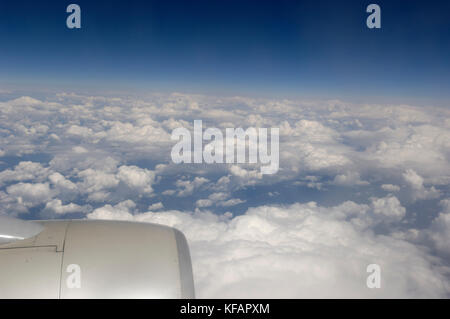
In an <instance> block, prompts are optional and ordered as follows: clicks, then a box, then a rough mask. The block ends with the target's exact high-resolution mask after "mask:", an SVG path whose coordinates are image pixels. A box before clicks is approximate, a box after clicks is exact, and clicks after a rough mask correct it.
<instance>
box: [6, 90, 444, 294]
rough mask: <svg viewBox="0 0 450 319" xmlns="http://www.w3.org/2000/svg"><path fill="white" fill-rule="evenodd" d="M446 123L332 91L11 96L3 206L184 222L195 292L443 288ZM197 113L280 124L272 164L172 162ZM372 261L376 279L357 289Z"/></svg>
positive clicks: (208, 120)
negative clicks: (297, 96)
mask: <svg viewBox="0 0 450 319" xmlns="http://www.w3.org/2000/svg"><path fill="white" fill-rule="evenodd" d="M0 94H1V93H0ZM449 118H450V111H449V110H448V108H442V107H433V106H428V107H426V108H425V107H418V106H412V105H403V104H400V105H389V104H384V105H379V104H354V103H348V102H342V101H338V100H328V101H303V100H288V99H262V98H249V97H214V96H202V95H194V94H182V93H172V94H149V95H146V96H145V97H138V96H95V95H94V96H92V95H89V96H87V95H80V94H74V93H59V94H56V95H54V96H52V95H47V96H45V97H41V98H39V99H36V98H35V97H30V96H23V97H19V98H17V99H13V100H9V101H8V100H7V98H5V99H2V100H1V102H0V145H1V149H0V165H1V171H0V209H1V210H2V211H3V212H4V213H7V214H11V215H21V214H29V215H31V217H32V218H51V217H58V218H65V217H70V216H72V215H71V214H78V216H87V217H89V218H102V219H104V218H106V219H121V220H136V221H146V222H156V223H162V224H167V225H171V226H175V227H178V228H180V229H181V230H182V231H184V232H185V233H186V235H187V237H188V239H189V241H190V244H191V250H192V256H193V261H194V270H195V280H196V284H197V291H198V295H199V296H201V297H320V296H321V297H352V296H355V297H398V296H401V297H442V296H449V289H448V285H449V282H450V279H449V278H450V277H449V276H450V275H449V274H450V271H449V254H450V252H449V250H448V247H449V246H448V242H449V240H450V239H449V238H448V234H449V233H450V226H449V225H450V223H449V217H448V216H449V214H450V212H449V210H448V207H449V205H448V198H450V193H449V187H448V185H449V184H450V163H449V161H450V121H449V120H448V119H449ZM196 119H201V120H203V123H204V128H206V127H217V128H219V129H221V130H223V129H225V128H227V127H235V128H239V127H241V128H243V129H247V128H248V127H250V126H252V127H256V128H259V127H262V128H264V127H265V128H272V127H278V128H279V129H280V145H279V146H280V147H279V150H280V163H279V164H280V169H279V171H278V172H277V173H276V174H274V175H262V174H261V173H260V167H258V165H253V164H252V165H246V164H232V163H230V164H214V165H203V164H191V165H187V164H174V163H172V161H171V158H170V152H171V147H172V146H173V144H174V142H173V141H171V139H170V135H171V131H172V130H173V129H174V128H177V127H185V128H187V129H189V130H192V125H193V121H194V120H196ZM394 195H395V196H394ZM312 201H313V202H312ZM146 210H148V211H146ZM369 263H377V264H379V265H380V266H381V269H382V274H383V275H382V276H383V277H382V278H383V279H382V288H381V289H380V290H369V289H367V287H366V286H365V278H366V276H367V273H366V271H365V270H366V268H365V267H366V266H367V265H368V264H369Z"/></svg>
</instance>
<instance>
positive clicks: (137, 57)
mask: <svg viewBox="0 0 450 319" xmlns="http://www.w3.org/2000/svg"><path fill="white" fill-rule="evenodd" d="M70 3H71V2H69V1H38V2H37V1H8V2H7V1H3V2H2V3H1V4H0V43H1V50H0V81H2V83H4V85H6V84H7V85H9V86H13V87H15V88H17V86H19V84H21V85H22V87H23V85H24V84H27V85H29V86H30V87H38V88H40V89H48V87H49V86H50V87H63V88H72V89H74V90H76V89H88V88H92V87H95V88H97V89H104V90H105V89H111V88H114V89H119V88H125V89H126V90H132V89H134V90H140V91H154V90H166V91H171V90H174V89H178V90H181V91H184V92H202V93H211V92H212V93H221V94H249V95H258V96H260V95H261V94H263V93H265V94H269V95H272V96H275V95H277V96H280V95H282V96H287V95H289V96H306V97H325V98H330V97H332V98H335V97H337V96H339V97H346V98H350V97H352V98H361V97H362V98H371V99H376V98H379V99H380V98H381V99H382V98H389V97H391V98H396V97H397V98H398V97H401V98H406V97H409V98H411V97H414V98H416V99H419V98H421V99H425V100H430V101H442V100H445V101H447V100H448V98H449V93H448V92H449V90H448V86H449V81H450V67H449V66H450V62H449V59H448V57H449V56H450V31H449V30H450V22H449V20H448V15H447V13H448V12H449V11H450V4H449V3H448V1H431V2H427V3H426V4H425V3H424V2H423V1H408V2H405V1H378V2H377V3H378V4H379V5H380V7H381V11H382V17H381V19H382V27H381V29H368V28H367V27H366V18H367V16H368V13H366V7H367V5H368V4H369V3H370V2H368V1H251V0H250V1H235V0H231V1H171V0H169V1H126V2H125V1H78V2H77V4H79V5H80V7H81V10H82V28H81V29H78V30H75V29H68V28H67V27H66V25H65V20H66V17H67V15H68V14H67V13H66V12H65V9H66V7H67V5H68V4H70Z"/></svg>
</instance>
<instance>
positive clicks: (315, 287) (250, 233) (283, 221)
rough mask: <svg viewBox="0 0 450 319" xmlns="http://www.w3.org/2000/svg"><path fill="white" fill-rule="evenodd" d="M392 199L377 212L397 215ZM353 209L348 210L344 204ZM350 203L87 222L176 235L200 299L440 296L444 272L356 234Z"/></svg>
mask: <svg viewBox="0 0 450 319" xmlns="http://www.w3.org/2000/svg"><path fill="white" fill-rule="evenodd" d="M396 204H397V203H396V202H395V200H387V203H386V202H376V203H375V204H374V205H375V213H376V214H382V215H384V216H392V215H395V216H397V215H402V211H401V209H399V207H397V206H396ZM352 205H353V206H354V207H352V208H353V209H349V206H352ZM355 208H356V210H357V209H358V208H359V209H360V210H361V211H365V207H360V206H359V205H358V204H355V203H351V204H347V205H343V206H342V205H341V206H335V207H319V206H317V205H316V204H315V203H309V204H294V205H291V206H260V207H255V208H251V209H249V210H248V211H247V212H246V213H245V214H244V215H241V216H236V217H234V218H231V217H230V216H229V215H227V216H222V217H221V216H217V215H215V214H212V213H210V212H203V211H196V212H195V213H186V212H180V211H165V212H159V213H154V212H148V213H141V214H136V215H131V214H129V213H128V210H126V209H125V210H123V209H117V208H113V207H110V206H108V207H105V208H104V209H97V210H96V211H95V213H94V214H92V215H89V217H90V218H101V219H103V218H104V219H122V220H123V219H126V220H134V221H141V222H142V221H144V222H153V223H159V224H165V225H168V226H172V227H177V228H179V229H180V230H182V231H183V232H184V233H185V234H186V236H187V238H188V240H189V243H190V245H191V250H192V259H193V266H194V274H195V278H196V288H197V295H198V297H200V298H283V297H286V298H292V297H296V298H315V297H329V298H348V297H354V298H373V297H376V298H394V297H402V298H421V297H445V296H447V295H448V293H449V292H450V287H449V285H448V283H446V280H445V275H444V274H443V273H441V272H440V271H439V270H438V269H437V268H436V269H435V267H434V265H433V258H431V257H430V256H428V255H427V253H426V252H424V251H422V250H421V249H419V248H418V247H416V246H414V245H413V244H411V243H409V242H407V241H405V240H401V239H397V238H394V237H392V236H388V235H377V234H374V233H373V232H371V231H361V230H360V229H359V228H358V227H357V226H355V225H354V224H353V223H351V222H350V221H349V220H350V219H351V218H354V216H352V214H355V213H356V214H358V212H355ZM373 263H376V264H379V265H380V266H381V269H382V274H383V277H382V278H383V284H382V288H381V289H379V290H371V289H368V288H367V287H366V286H365V282H366V277H367V273H366V267H367V265H369V264H373Z"/></svg>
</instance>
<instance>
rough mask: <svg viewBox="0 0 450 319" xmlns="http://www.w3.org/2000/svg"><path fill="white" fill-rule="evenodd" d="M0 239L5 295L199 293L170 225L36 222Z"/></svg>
mask: <svg viewBox="0 0 450 319" xmlns="http://www.w3.org/2000/svg"><path fill="white" fill-rule="evenodd" d="M35 223H37V224H40V225H42V226H43V230H42V231H41V232H40V233H39V234H37V235H35V236H33V237H31V238H27V239H23V240H15V241H13V242H11V243H6V244H0V298H61V299H67V298H69V299H70V298H194V282H193V276H192V267H191V259H190V254H189V248H188V245H187V242H186V239H185V237H184V235H183V234H182V233H181V232H180V231H178V230H176V229H174V228H170V227H166V226H161V225H156V224H148V223H133V222H119V221H100V220H72V221H67V220H59V221H37V222H35Z"/></svg>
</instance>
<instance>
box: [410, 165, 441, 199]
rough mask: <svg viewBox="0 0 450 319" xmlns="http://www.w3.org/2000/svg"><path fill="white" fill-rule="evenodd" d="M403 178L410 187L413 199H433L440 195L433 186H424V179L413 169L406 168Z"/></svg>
mask: <svg viewBox="0 0 450 319" xmlns="http://www.w3.org/2000/svg"><path fill="white" fill-rule="evenodd" d="M403 178H404V179H405V181H406V182H407V183H408V185H409V186H410V187H411V189H412V196H413V198H414V199H416V200H418V199H433V198H438V197H439V196H440V192H439V191H438V190H437V189H435V188H434V187H433V186H432V187H430V188H428V189H427V188H426V187H425V186H424V185H423V183H424V180H423V178H422V177H421V176H419V175H418V174H417V173H416V172H415V171H414V170H413V169H408V170H406V172H405V173H403Z"/></svg>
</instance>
